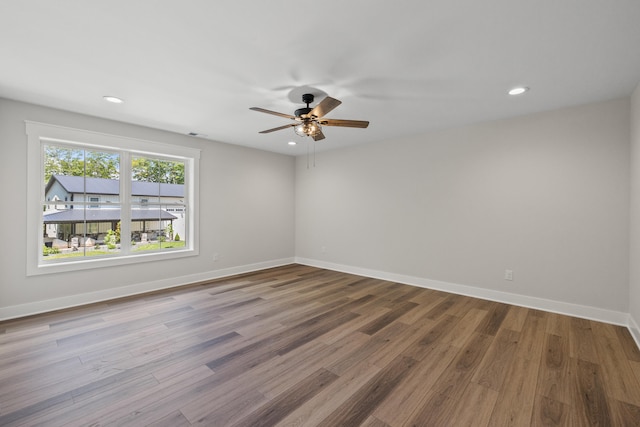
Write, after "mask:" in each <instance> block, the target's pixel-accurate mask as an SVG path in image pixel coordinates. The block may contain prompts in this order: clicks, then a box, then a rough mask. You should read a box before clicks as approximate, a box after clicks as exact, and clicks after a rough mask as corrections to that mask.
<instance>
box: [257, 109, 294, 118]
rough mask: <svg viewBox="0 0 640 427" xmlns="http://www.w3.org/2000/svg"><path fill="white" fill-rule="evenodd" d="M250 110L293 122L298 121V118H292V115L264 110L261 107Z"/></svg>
mask: <svg viewBox="0 0 640 427" xmlns="http://www.w3.org/2000/svg"><path fill="white" fill-rule="evenodd" d="M249 110H253V111H258V112H260V113H267V114H273V115H274V116H280V117H285V118H287V119H291V120H295V119H296V116H292V115H291V114H284V113H278V112H277V111H271V110H265V109H264V108H260V107H251V108H249Z"/></svg>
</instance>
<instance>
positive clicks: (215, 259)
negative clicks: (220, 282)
mask: <svg viewBox="0 0 640 427" xmlns="http://www.w3.org/2000/svg"><path fill="white" fill-rule="evenodd" d="M211 259H212V260H213V262H216V261H218V252H214V253H213V256H212V257H211Z"/></svg>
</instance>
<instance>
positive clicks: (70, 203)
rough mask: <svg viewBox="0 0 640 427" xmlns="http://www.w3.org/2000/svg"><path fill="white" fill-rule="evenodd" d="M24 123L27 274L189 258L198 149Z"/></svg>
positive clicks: (194, 246)
mask: <svg viewBox="0 0 640 427" xmlns="http://www.w3.org/2000/svg"><path fill="white" fill-rule="evenodd" d="M26 127H27V135H28V150H29V170H28V182H27V186H28V192H29V194H28V201H29V202H28V208H29V224H30V227H29V229H28V232H27V237H28V247H29V266H28V268H27V274H41V273H47V272H55V271H69V270H74V269H85V268H94V267H102V266H109V265H118V264H126V263H133V262H136V263H137V262H141V261H144V260H157V259H164V258H174V257H184V256H192V255H197V253H198V240H197V233H196V227H197V200H196V198H195V197H194V195H195V194H197V188H198V179H197V178H198V166H199V165H198V163H199V156H200V152H199V150H195V149H190V148H185V147H180V146H173V145H166V144H160V143H156V142H150V141H143V140H137V139H132V138H124V137H118V136H113V135H106V134H99V133H94V132H88V131H82V130H77V129H69V128H63V127H58V126H52V125H46V124H41V123H34V122H27V125H26ZM63 199H64V201H65V204H64V205H61V204H60V201H61V200H63Z"/></svg>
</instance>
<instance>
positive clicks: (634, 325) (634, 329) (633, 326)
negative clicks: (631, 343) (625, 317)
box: [628, 315, 640, 349]
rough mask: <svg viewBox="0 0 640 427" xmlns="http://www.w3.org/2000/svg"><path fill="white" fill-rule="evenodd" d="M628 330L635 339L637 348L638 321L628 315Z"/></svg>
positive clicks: (638, 340) (638, 336) (639, 345)
mask: <svg viewBox="0 0 640 427" xmlns="http://www.w3.org/2000/svg"><path fill="white" fill-rule="evenodd" d="M628 328H629V332H631V336H632V337H633V339H634V340H635V341H636V344H637V346H638V348H639V349H640V327H638V322H636V320H635V319H634V318H633V316H631V315H630V316H629V326H628Z"/></svg>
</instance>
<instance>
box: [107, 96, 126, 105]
mask: <svg viewBox="0 0 640 427" xmlns="http://www.w3.org/2000/svg"><path fill="white" fill-rule="evenodd" d="M102 99H104V100H105V101H107V102H113V103H114V104H122V103H123V102H124V101H123V100H122V99H120V98H118V97H117V96H108V95H107V96H103V97H102Z"/></svg>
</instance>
